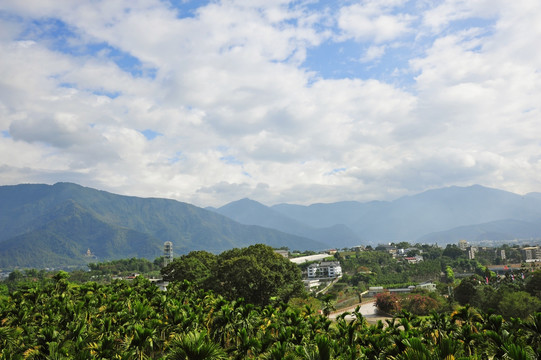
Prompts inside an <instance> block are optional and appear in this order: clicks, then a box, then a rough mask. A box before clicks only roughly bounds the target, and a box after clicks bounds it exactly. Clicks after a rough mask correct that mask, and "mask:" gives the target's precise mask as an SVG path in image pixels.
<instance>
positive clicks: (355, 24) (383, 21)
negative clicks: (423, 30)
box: [338, 1, 413, 44]
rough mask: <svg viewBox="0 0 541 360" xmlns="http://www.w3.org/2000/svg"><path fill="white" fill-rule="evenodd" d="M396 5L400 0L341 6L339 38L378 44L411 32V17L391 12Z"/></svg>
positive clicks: (399, 3)
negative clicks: (340, 32) (340, 31)
mask: <svg viewBox="0 0 541 360" xmlns="http://www.w3.org/2000/svg"><path fill="white" fill-rule="evenodd" d="M397 5H402V4H401V2H400V1H394V2H384V1H382V2H379V1H368V2H363V3H359V4H353V5H349V6H345V7H343V8H341V9H340V13H339V15H338V26H339V28H340V29H341V30H342V34H341V36H340V38H341V39H347V38H354V39H355V40H357V41H374V42H375V43H376V44H379V43H382V42H386V41H392V40H395V39H397V38H400V37H402V36H404V35H405V34H407V33H410V32H412V29H411V28H410V23H411V22H412V20H413V17H412V16H411V15H408V14H405V13H393V10H394V8H395V7H396V6H397Z"/></svg>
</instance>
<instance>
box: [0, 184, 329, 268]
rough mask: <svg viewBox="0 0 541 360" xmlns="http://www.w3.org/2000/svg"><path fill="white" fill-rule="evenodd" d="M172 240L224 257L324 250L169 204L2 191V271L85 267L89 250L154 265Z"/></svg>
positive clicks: (79, 193)
mask: <svg viewBox="0 0 541 360" xmlns="http://www.w3.org/2000/svg"><path fill="white" fill-rule="evenodd" d="M164 241H171V242H173V245H174V251H175V253H177V254H181V253H187V252H189V251H192V250H207V251H210V252H220V251H223V250H226V249H230V248H233V247H244V246H247V245H251V244H256V243H264V244H267V245H270V246H275V247H280V246H288V247H290V248H292V249H301V250H302V249H321V248H324V247H325V246H324V245H323V244H320V243H317V242H315V241H312V240H309V239H306V238H302V237H299V236H293V235H289V234H285V233H282V232H279V231H275V230H270V229H265V228H262V227H258V226H246V225H241V224H239V223H237V222H235V221H232V220H230V219H228V218H226V217H224V216H221V215H219V214H216V213H213V212H210V211H207V210H204V209H201V208H198V207H196V206H193V205H190V204H186V203H181V202H178V201H174V200H167V199H153V198H151V199H147V198H138V197H129V196H120V195H115V194H111V193H108V192H104V191H99V190H95V189H91V188H86V187H82V186H79V185H76V184H71V183H58V184H55V185H52V186H49V185H15V186H2V187H0V267H1V268H9V267H14V266H22V267H55V266H60V265H70V264H71V265H74V264H83V263H85V262H86V261H89V260H90V259H89V258H87V257H85V254H86V251H87V249H90V250H91V251H92V253H93V254H94V255H95V256H97V258H98V259H99V260H100V261H101V260H108V259H118V258H126V257H134V256H135V257H146V258H149V259H153V258H155V257H157V256H159V255H160V252H161V248H162V246H163V242H164Z"/></svg>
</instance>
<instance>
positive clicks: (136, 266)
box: [88, 258, 163, 275]
mask: <svg viewBox="0 0 541 360" xmlns="http://www.w3.org/2000/svg"><path fill="white" fill-rule="evenodd" d="M162 261H163V260H162V258H157V259H156V260H155V261H154V262H150V261H149V260H147V259H143V258H141V259H138V258H130V259H119V260H112V261H108V262H100V263H89V264H88V268H89V269H90V270H91V271H93V272H94V273H95V274H102V275H106V274H114V275H118V274H123V273H126V272H138V273H148V272H151V271H160V269H161V262H162Z"/></svg>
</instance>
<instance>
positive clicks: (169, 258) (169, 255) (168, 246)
mask: <svg viewBox="0 0 541 360" xmlns="http://www.w3.org/2000/svg"><path fill="white" fill-rule="evenodd" d="M172 262H173V243H172V242H171V241H166V242H164V243H163V266H164V267H165V266H167V265H169V264H171V263H172Z"/></svg>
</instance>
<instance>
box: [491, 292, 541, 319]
mask: <svg viewBox="0 0 541 360" xmlns="http://www.w3.org/2000/svg"><path fill="white" fill-rule="evenodd" d="M498 307H499V310H500V313H501V314H502V315H503V316H504V317H506V318H511V317H516V318H521V319H525V318H527V317H528V316H529V315H530V314H533V313H534V312H536V311H541V300H539V299H538V298H536V297H534V296H531V295H530V294H528V293H527V292H525V291H517V292H506V293H504V294H503V296H502V299H501V300H500V303H499V305H498Z"/></svg>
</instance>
